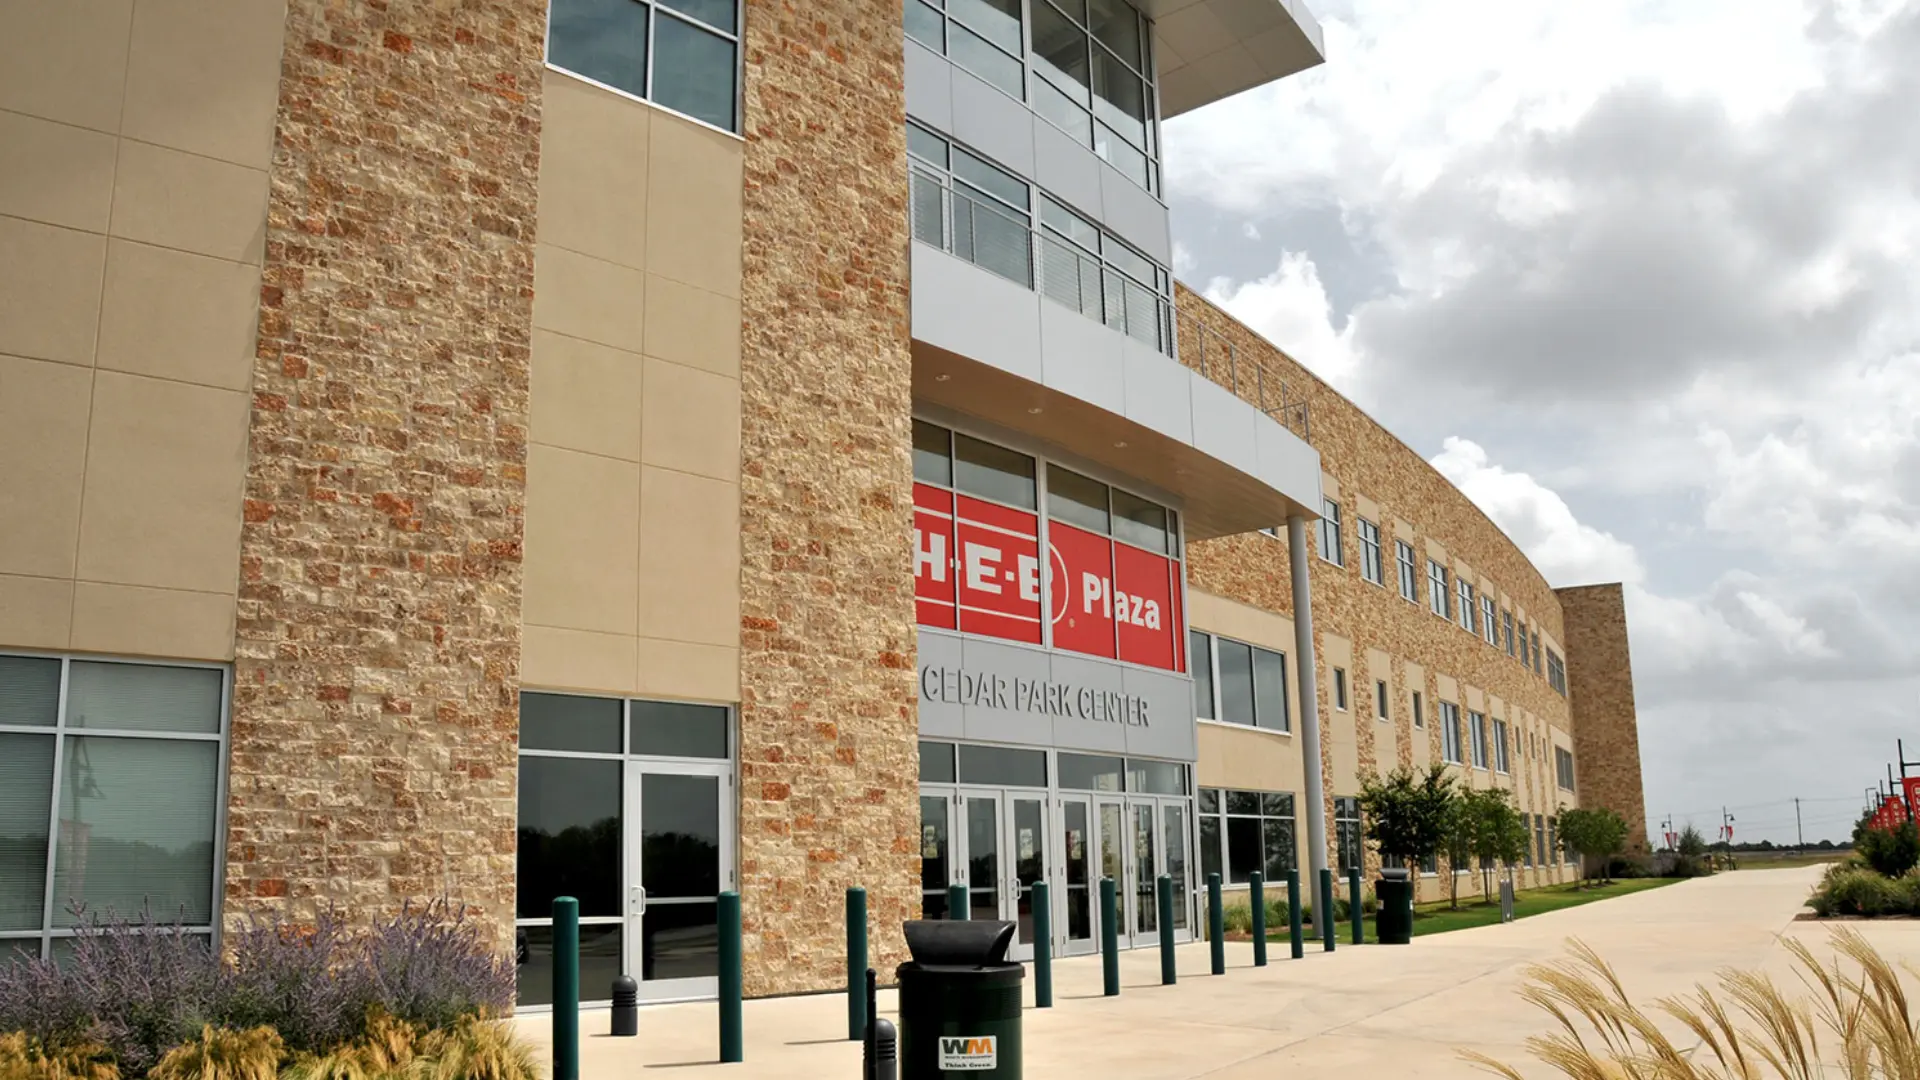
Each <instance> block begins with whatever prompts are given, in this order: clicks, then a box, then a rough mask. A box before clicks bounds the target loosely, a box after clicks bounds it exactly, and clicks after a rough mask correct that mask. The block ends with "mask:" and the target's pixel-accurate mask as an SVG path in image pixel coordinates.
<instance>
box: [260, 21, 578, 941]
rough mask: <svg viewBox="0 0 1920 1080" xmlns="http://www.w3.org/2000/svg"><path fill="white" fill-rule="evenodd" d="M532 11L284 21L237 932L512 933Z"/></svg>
mask: <svg viewBox="0 0 1920 1080" xmlns="http://www.w3.org/2000/svg"><path fill="white" fill-rule="evenodd" d="M545 19H546V0H472V2H468V3H462V4H458V5H456V4H452V3H447V2H444V0H412V2H401V0H393V2H388V3H374V2H367V3H351V4H343V3H338V2H328V0H290V2H289V3H288V4H287V34H286V42H285V51H284V58H283V61H282V73H281V82H280V99H279V116H278V122H277V128H276V135H275V140H276V141H275V148H274V157H273V167H272V174H271V194H270V201H269V204H268V220H267V226H266V256H265V263H264V271H263V281H262V285H261V312H260V329H259V340H258V352H257V360H256V363H255V371H254V403H253V414H252V420H251V431H250V460H249V461H248V465H247V481H246V524H245V527H244V528H243V530H242V533H241V584H240V600H239V618H238V627H237V659H236V661H235V665H234V666H235V671H234V684H235V686H234V699H233V755H232V767H231V776H232V779H231V791H230V795H229V805H228V819H227V837H228V841H227V877H226V905H225V918H226V920H227V922H228V924H229V925H234V924H235V923H237V922H238V921H239V920H240V919H241V918H242V917H243V916H244V915H245V913H246V912H248V911H250V910H256V909H260V908H265V907H277V908H282V909H286V910H288V911H289V912H290V913H291V914H293V915H294V916H296V917H302V916H306V915H310V914H311V913H312V912H313V911H314V910H316V909H317V908H320V907H323V906H325V905H327V904H329V903H335V904H339V905H341V906H343V907H345V908H346V909H347V910H348V911H349V912H351V913H354V914H356V915H360V916H373V915H376V914H379V913H382V912H387V911H391V910H394V909H396V908H397V907H398V906H399V905H400V904H401V903H402V902H403V901H407V900H419V899H428V898H435V897H441V896H447V897H451V898H453V899H455V900H458V901H461V902H463V903H465V904H467V905H470V906H471V907H472V908H474V909H475V910H476V911H477V912H478V913H479V914H480V915H482V916H483V917H484V918H486V919H487V920H489V921H490V922H492V923H493V924H494V925H496V926H497V927H499V928H500V932H501V935H502V940H505V937H506V936H507V934H508V933H509V932H510V928H511V926H512V917H513V890H514V821H515V813H516V807H515V791H514V788H515V779H516V775H515V743H516V737H517V732H518V718H517V717H518V693H519V690H518V685H519V655H520V545H521V511H522V507H523V503H524V498H523V496H524V490H525V484H526V473H525V459H526V412H527V349H528V340H529V337H530V332H531V322H532V299H533V235H534V194H535V181H536V177H537V174H538V169H539V149H540V72H541V60H542V51H543V48H544V41H543V39H544V35H545Z"/></svg>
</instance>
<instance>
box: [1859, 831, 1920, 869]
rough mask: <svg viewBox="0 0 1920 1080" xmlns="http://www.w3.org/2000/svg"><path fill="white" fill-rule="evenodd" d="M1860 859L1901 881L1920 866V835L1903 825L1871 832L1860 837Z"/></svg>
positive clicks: (1919, 832)
mask: <svg viewBox="0 0 1920 1080" xmlns="http://www.w3.org/2000/svg"><path fill="white" fill-rule="evenodd" d="M1859 849H1860V857H1861V858H1863V859H1865V860H1867V865H1868V866H1871V867H1873V868H1874V869H1875V870H1878V871H1879V872H1880V873H1881V874H1884V875H1885V876H1887V877H1890V878H1897V877H1900V876H1901V875H1902V874H1905V873H1906V872H1907V871H1909V870H1911V869H1913V868H1914V865H1915V864H1916V863H1920V831H1917V830H1915V828H1914V825H1913V822H1911V821H1903V822H1901V823H1900V824H1898V825H1896V826H1894V827H1893V828H1891V829H1868V830H1867V831H1866V833H1865V834H1864V835H1862V836H1861V837H1860V843H1859Z"/></svg>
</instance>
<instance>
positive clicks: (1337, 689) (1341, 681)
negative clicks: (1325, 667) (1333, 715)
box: [1333, 667, 1347, 712]
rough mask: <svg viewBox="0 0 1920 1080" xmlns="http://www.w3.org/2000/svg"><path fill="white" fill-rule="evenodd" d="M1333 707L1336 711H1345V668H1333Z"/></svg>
mask: <svg viewBox="0 0 1920 1080" xmlns="http://www.w3.org/2000/svg"><path fill="white" fill-rule="evenodd" d="M1333 708H1334V711H1336V712H1346V711H1347V669H1346V668H1343V667H1336V668H1334V669H1333Z"/></svg>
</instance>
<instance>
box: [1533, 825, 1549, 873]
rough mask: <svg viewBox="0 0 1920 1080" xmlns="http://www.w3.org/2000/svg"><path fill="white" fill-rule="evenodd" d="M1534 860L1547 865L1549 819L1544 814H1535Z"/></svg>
mask: <svg viewBox="0 0 1920 1080" xmlns="http://www.w3.org/2000/svg"><path fill="white" fill-rule="evenodd" d="M1533 846H1534V849H1535V852H1536V854H1535V857H1534V861H1535V862H1537V863H1538V864H1540V865H1541V866H1546V865H1547V819H1546V816H1545V815H1543V814H1535V815H1533Z"/></svg>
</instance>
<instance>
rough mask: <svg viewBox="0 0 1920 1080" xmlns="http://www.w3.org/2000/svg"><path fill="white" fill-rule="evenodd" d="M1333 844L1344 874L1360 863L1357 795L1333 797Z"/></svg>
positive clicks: (1358, 801)
mask: <svg viewBox="0 0 1920 1080" xmlns="http://www.w3.org/2000/svg"><path fill="white" fill-rule="evenodd" d="M1333 846H1334V852H1335V855H1336V856H1337V857H1338V858H1339V860H1340V873H1341V875H1342V876H1345V875H1346V874H1347V873H1348V872H1349V871H1351V870H1353V869H1354V868H1355V867H1357V866H1359V865H1360V799H1359V798H1358V797H1357V796H1353V795H1335V796H1334V797H1333Z"/></svg>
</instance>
